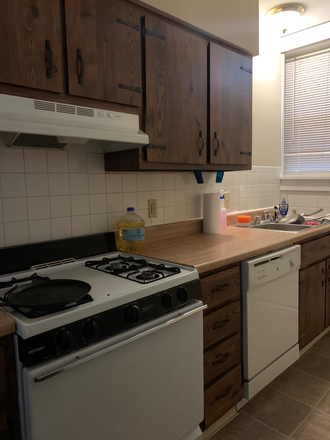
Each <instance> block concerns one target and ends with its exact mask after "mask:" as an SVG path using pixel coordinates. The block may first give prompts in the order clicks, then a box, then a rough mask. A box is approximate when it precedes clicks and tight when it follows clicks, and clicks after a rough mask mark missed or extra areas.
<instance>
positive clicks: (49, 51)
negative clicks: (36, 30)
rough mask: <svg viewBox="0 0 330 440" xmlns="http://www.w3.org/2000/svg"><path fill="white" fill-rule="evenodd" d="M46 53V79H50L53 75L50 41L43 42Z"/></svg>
mask: <svg viewBox="0 0 330 440" xmlns="http://www.w3.org/2000/svg"><path fill="white" fill-rule="evenodd" d="M45 46H46V51H47V52H48V67H47V70H46V75H47V78H50V79H51V78H52V74H53V51H52V45H51V43H50V40H45Z"/></svg>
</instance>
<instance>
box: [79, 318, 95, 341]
mask: <svg viewBox="0 0 330 440" xmlns="http://www.w3.org/2000/svg"><path fill="white" fill-rule="evenodd" d="M82 333H83V336H84V338H85V339H95V338H97V336H98V334H99V326H98V324H97V322H95V321H86V322H85V324H84V325H83V327H82Z"/></svg>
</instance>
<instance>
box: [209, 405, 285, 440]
mask: <svg viewBox="0 0 330 440" xmlns="http://www.w3.org/2000/svg"><path fill="white" fill-rule="evenodd" d="M241 412H242V413H243V414H245V415H246V416H248V417H250V418H251V419H253V420H255V421H256V422H258V423H260V424H261V425H263V426H266V427H267V428H269V429H271V430H272V431H274V432H277V434H280V435H282V436H283V437H285V438H287V439H289V438H290V437H288V436H287V435H285V434H283V433H282V432H280V431H277V429H275V428H272V427H271V426H269V425H267V424H266V423H264V422H262V421H261V420H258V419H257V418H255V417H253V416H251V415H250V414H248V413H246V412H244V411H243V408H242V410H241ZM211 440H212V439H211Z"/></svg>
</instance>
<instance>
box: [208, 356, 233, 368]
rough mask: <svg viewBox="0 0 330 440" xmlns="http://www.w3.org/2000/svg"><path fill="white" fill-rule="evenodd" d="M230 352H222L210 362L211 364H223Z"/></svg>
mask: <svg viewBox="0 0 330 440" xmlns="http://www.w3.org/2000/svg"><path fill="white" fill-rule="evenodd" d="M229 356H230V353H225V354H223V355H222V356H221V357H220V358H219V359H217V360H216V361H213V362H212V365H213V366H214V367H215V366H216V365H219V364H223V363H224V362H226V360H227V359H228V358H229Z"/></svg>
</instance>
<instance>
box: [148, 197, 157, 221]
mask: <svg viewBox="0 0 330 440" xmlns="http://www.w3.org/2000/svg"><path fill="white" fill-rule="evenodd" d="M148 217H149V218H154V217H157V199H149V200H148Z"/></svg>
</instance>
